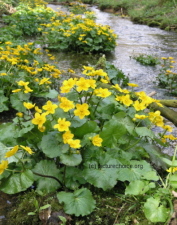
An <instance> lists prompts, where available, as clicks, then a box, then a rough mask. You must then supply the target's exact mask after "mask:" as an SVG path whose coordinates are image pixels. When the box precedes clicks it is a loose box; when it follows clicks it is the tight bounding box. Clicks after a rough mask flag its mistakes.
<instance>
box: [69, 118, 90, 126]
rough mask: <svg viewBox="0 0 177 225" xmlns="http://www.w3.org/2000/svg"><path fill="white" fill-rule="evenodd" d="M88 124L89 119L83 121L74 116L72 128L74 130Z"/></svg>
mask: <svg viewBox="0 0 177 225" xmlns="http://www.w3.org/2000/svg"><path fill="white" fill-rule="evenodd" d="M86 122H87V119H85V118H84V119H82V120H81V119H80V118H79V117H78V116H74V117H73V118H72V123H71V126H70V127H74V128H76V127H81V126H82V125H83V124H84V123H86Z"/></svg>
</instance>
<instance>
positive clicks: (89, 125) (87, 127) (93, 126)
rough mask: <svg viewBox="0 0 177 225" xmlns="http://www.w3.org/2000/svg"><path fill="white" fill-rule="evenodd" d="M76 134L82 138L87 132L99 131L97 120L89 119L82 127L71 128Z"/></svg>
mask: <svg viewBox="0 0 177 225" xmlns="http://www.w3.org/2000/svg"><path fill="white" fill-rule="evenodd" d="M71 130H72V132H73V133H74V135H75V136H76V137H78V138H82V137H83V136H84V135H85V134H88V133H96V132H97V131H99V128H98V125H97V123H96V122H95V121H87V122H86V123H85V124H83V125H82V126H81V127H77V128H76V129H71Z"/></svg>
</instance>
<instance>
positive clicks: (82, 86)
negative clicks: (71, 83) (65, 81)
mask: <svg viewBox="0 0 177 225" xmlns="http://www.w3.org/2000/svg"><path fill="white" fill-rule="evenodd" d="M76 85H77V88H76V90H77V91H78V92H81V91H87V90H88V89H89V87H90V85H89V83H88V82H87V80H86V79H85V78H83V77H81V78H80V79H79V80H78V81H76Z"/></svg>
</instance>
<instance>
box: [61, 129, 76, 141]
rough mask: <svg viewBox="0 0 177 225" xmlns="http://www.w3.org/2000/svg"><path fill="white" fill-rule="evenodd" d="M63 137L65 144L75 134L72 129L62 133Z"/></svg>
mask: <svg viewBox="0 0 177 225" xmlns="http://www.w3.org/2000/svg"><path fill="white" fill-rule="evenodd" d="M62 137H63V142H64V144H67V143H68V141H69V140H70V139H72V138H73V137H74V134H72V133H71V131H70V130H68V131H66V132H65V133H64V134H63V135H62Z"/></svg>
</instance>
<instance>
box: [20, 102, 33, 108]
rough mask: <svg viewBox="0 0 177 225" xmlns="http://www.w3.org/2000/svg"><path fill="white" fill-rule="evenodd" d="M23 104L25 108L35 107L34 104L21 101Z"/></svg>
mask: <svg viewBox="0 0 177 225" xmlns="http://www.w3.org/2000/svg"><path fill="white" fill-rule="evenodd" d="M23 105H24V107H25V108H26V109H32V108H34V107H35V104H32V103H30V102H23Z"/></svg>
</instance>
